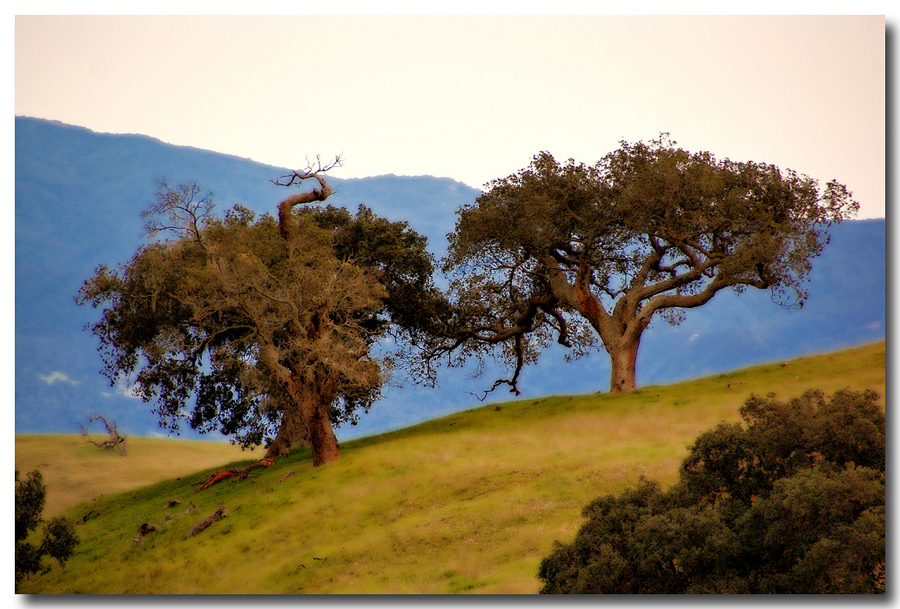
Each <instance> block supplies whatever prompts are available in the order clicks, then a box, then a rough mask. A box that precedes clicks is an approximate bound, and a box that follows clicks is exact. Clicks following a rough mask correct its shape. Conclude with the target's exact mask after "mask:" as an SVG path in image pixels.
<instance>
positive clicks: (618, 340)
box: [435, 134, 858, 391]
mask: <svg viewBox="0 0 900 609" xmlns="http://www.w3.org/2000/svg"><path fill="white" fill-rule="evenodd" d="M856 209H858V204H857V203H856V202H855V201H853V199H852V196H851V193H850V192H849V191H848V190H847V189H846V187H844V186H843V185H841V184H838V183H837V182H833V181H832V182H829V183H828V184H826V185H825V186H824V187H820V185H819V183H818V182H817V181H816V180H814V179H812V178H810V177H809V176H805V175H802V174H799V173H797V172H795V171H791V170H782V169H779V168H778V167H775V166H773V165H769V164H765V163H756V162H735V161H731V160H730V159H717V158H715V157H714V156H713V155H712V154H711V153H709V152H696V153H695V152H689V151H687V150H684V149H682V148H679V147H677V145H676V142H674V141H673V140H671V139H670V138H669V137H668V134H662V135H661V136H660V138H659V139H658V140H654V141H651V142H649V143H644V142H637V143H628V142H622V143H621V147H620V148H619V149H618V150H615V151H613V152H611V153H609V154H607V155H606V156H605V157H603V159H601V160H600V161H599V162H598V163H596V164H595V165H585V164H583V163H576V162H575V161H574V160H571V159H570V160H569V161H567V162H565V163H560V162H558V161H557V160H556V159H554V158H553V157H552V156H551V155H550V154H548V153H546V152H542V153H540V154H538V155H536V156H535V157H534V158H533V160H532V162H531V163H530V165H529V166H528V167H526V168H525V169H522V170H521V171H519V172H518V173H516V174H514V175H511V176H509V177H507V178H503V179H498V180H495V181H493V182H492V183H491V184H490V187H489V188H488V189H487V191H486V192H485V193H484V194H483V195H482V196H480V197H479V198H478V199H477V201H475V203H473V204H472V205H469V206H466V207H463V208H462V209H460V210H459V212H458V220H457V224H456V229H455V231H454V233H452V234H451V235H450V236H449V239H450V248H449V253H448V257H447V259H446V261H445V264H444V269H445V271H447V272H449V273H452V274H453V275H454V276H455V278H454V281H453V283H452V284H451V294H450V299H451V301H452V302H453V304H454V312H455V315H454V316H453V318H452V319H451V320H450V321H449V324H448V330H447V332H446V333H445V336H444V337H443V338H444V342H443V343H441V344H440V345H439V346H438V347H436V348H435V352H436V353H438V354H441V355H443V354H445V353H447V352H454V351H455V352H456V353H458V354H459V356H460V357H461V358H462V359H465V358H466V357H468V356H471V355H476V356H482V355H484V354H491V355H494V356H500V357H503V358H505V360H506V361H508V362H509V364H510V366H511V367H514V368H515V372H514V375H513V377H512V378H511V379H509V380H506V381H503V382H506V383H508V384H509V385H511V386H512V388H513V389H514V390H515V388H516V377H517V376H518V373H519V372H520V371H521V369H522V367H523V365H525V364H528V363H532V362H533V361H535V360H536V358H537V354H538V352H539V351H540V350H542V349H543V348H544V347H546V346H547V345H548V344H549V343H550V342H551V341H552V340H556V341H557V342H559V343H560V344H563V345H565V346H567V347H569V348H571V349H572V350H573V354H574V355H576V356H577V355H580V354H582V353H584V352H585V351H587V350H592V349H594V348H596V347H597V342H598V340H599V342H601V343H602V345H603V347H604V348H605V349H606V350H607V351H608V352H609V354H610V355H611V357H612V360H613V362H612V363H613V366H612V378H611V382H610V389H611V391H624V390H631V389H634V388H635V370H634V366H635V361H636V356H637V350H638V343H639V341H640V337H641V334H642V332H643V331H644V330H645V329H646V328H647V327H648V326H649V324H650V322H651V318H653V317H654V316H657V317H660V316H661V317H663V318H665V319H667V320H668V321H669V322H671V323H678V321H680V320H681V319H682V317H683V311H684V310H685V309H687V308H693V307H698V306H702V305H704V304H706V303H707V302H708V301H709V300H710V299H711V298H712V297H713V296H714V295H715V294H716V293H717V292H719V291H721V290H723V289H729V288H730V289H733V290H735V291H738V292H740V291H742V290H745V289H747V288H750V287H752V288H758V289H765V290H770V291H771V292H772V294H773V299H775V300H776V301H778V302H779V303H780V304H784V305H791V304H797V305H802V304H803V302H804V300H805V299H806V296H807V295H806V292H805V290H804V288H803V281H804V279H805V277H806V276H807V274H808V273H809V271H810V269H811V263H810V260H811V259H812V258H814V257H815V256H817V255H818V254H819V253H820V252H821V251H822V248H823V247H824V246H825V245H826V244H827V242H828V237H827V235H826V233H825V231H824V229H826V228H827V227H828V226H830V225H831V224H832V223H835V222H840V221H841V220H842V219H844V218H847V217H849V216H851V215H852V214H853V213H855V211H856ZM498 345H502V346H498Z"/></svg>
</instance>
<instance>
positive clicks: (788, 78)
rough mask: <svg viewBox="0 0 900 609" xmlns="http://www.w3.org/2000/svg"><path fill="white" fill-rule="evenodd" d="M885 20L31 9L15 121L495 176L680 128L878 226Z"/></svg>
mask: <svg viewBox="0 0 900 609" xmlns="http://www.w3.org/2000/svg"><path fill="white" fill-rule="evenodd" d="M863 4H865V3H863ZM787 8H790V6H789V5H788V7H787ZM873 12H874V11H873ZM878 12H880V13H881V14H880V15H875V16H868V17H867V16H837V17H830V16H815V15H808V16H793V17H792V16H720V17H705V16H669V17H663V16H653V15H650V16H611V15H534V16H515V15H506V16H503V15H501V16H484V15H476V16H453V15H444V16H428V15H426V16H405V15H396V16H366V15H349V16H318V15H305V16H257V17H251V16H233V17H218V16H197V17H184V16H120V17H107V16H62V17H61V16H17V17H16V18H15V114H16V115H24V116H34V117H40V118H48V119H54V120H59V121H62V122H65V123H70V124H75V125H81V126H85V127H88V128H90V129H93V130H95V131H100V132H112V133H141V134H145V135H150V136H153V137H156V138H159V139H161V140H163V141H165V142H169V143H172V144H182V145H190V146H195V147H198V148H204V149H209V150H215V151H218V152H224V153H228V154H234V155H238V156H241V157H246V158H251V159H253V160H256V161H260V162H263V163H269V164H273V165H276V166H281V167H290V168H300V167H302V166H304V165H305V164H306V158H307V157H315V155H317V154H320V155H322V157H323V158H328V157H333V156H334V155H336V154H341V155H342V157H343V161H344V166H343V167H342V168H340V169H338V170H336V171H335V172H333V175H335V176H336V177H363V176H370V175H378V174H384V173H395V174H398V175H419V174H430V175H436V176H447V177H452V178H455V179H457V180H460V181H462V182H465V183H467V184H469V185H471V186H475V187H482V186H484V184H485V183H487V182H488V181H490V180H491V179H494V178H500V177H505V176H507V175H509V174H511V173H514V172H516V171H518V170H519V169H521V168H523V167H525V166H526V165H527V164H528V162H529V161H530V159H531V157H532V156H533V155H535V154H536V153H537V152H539V151H541V150H547V151H549V152H551V153H552V154H554V155H555V156H556V157H557V158H558V159H560V160H563V159H566V158H569V157H571V158H575V159H576V160H578V161H584V162H587V163H593V162H595V161H597V160H599V159H600V158H601V157H602V156H603V155H604V154H606V153H607V152H610V151H612V150H614V149H616V148H617V147H618V145H619V141H620V140H621V139H626V140H629V141H634V140H647V139H651V138H654V137H656V136H658V135H659V133H660V132H661V131H668V132H670V133H671V134H672V137H673V138H674V139H675V140H676V141H677V142H678V143H679V144H680V145H682V146H683V147H685V148H687V149H689V150H709V151H712V152H713V153H715V154H716V155H717V156H719V157H728V158H731V159H733V160H753V161H760V162H768V163H774V164H776V165H779V166H781V167H784V168H791V169H795V170H797V171H800V172H802V173H806V174H808V175H810V176H812V177H814V178H817V179H819V180H820V181H822V182H823V183H824V182H825V181H827V180H830V179H837V180H838V181H840V182H843V183H844V184H846V185H847V186H848V187H849V188H850V190H852V191H853V192H854V194H855V197H856V199H857V200H858V201H859V202H860V204H861V206H862V209H861V211H860V214H859V217H860V218H872V217H884V216H885V18H884V11H883V10H880V11H878ZM889 23H890V21H889Z"/></svg>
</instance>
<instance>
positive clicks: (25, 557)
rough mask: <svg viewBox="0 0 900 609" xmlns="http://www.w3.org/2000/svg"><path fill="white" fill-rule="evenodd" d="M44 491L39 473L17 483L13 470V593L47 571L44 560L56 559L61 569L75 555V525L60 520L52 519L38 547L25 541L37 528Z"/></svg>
mask: <svg viewBox="0 0 900 609" xmlns="http://www.w3.org/2000/svg"><path fill="white" fill-rule="evenodd" d="M46 495H47V490H46V488H45V487H44V482H43V477H42V476H41V472H40V471H38V470H34V471H33V472H31V473H29V474H28V476H27V478H26V479H25V480H19V472H18V470H16V590H17V591H18V587H19V584H20V583H21V582H22V580H23V579H24V578H25V577H26V576H28V575H31V574H33V573H46V572H48V571H49V570H50V567H49V566H46V565H45V564H44V560H43V559H44V557H45V556H49V557H51V558H54V559H56V561H57V562H58V563H59V564H60V565H64V564H65V562H66V560H67V559H68V558H69V557H70V556H72V553H73V552H74V551H75V545H76V544H77V543H78V538H77V537H76V536H75V527H74V525H73V524H72V523H71V522H69V521H68V520H66V519H65V518H62V517H57V518H53V519H52V520H50V521H49V522H48V523H47V524H46V525H45V526H44V531H43V535H42V536H41V541H40V543H37V544H35V543H31V542H29V541H28V538H29V536H30V535H31V533H32V532H33V531H36V530H37V528H38V526H40V524H41V522H42V520H41V514H42V513H43V511H44V502H45V498H46Z"/></svg>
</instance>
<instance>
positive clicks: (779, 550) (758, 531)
mask: <svg viewBox="0 0 900 609" xmlns="http://www.w3.org/2000/svg"><path fill="white" fill-rule="evenodd" d="M877 398H878V395H877V394H875V393H874V392H871V391H866V392H862V393H856V392H851V391H839V392H837V393H835V394H834V395H833V396H832V397H831V399H830V400H826V399H825V396H824V395H823V394H822V393H821V392H817V391H811V392H807V393H805V394H803V395H802V396H801V397H799V398H794V399H792V400H789V401H788V402H779V401H777V400H775V399H773V397H772V396H771V395H770V396H768V397H766V398H760V397H756V396H753V397H751V398H750V399H748V400H747V402H746V403H745V405H744V406H743V407H742V408H741V416H742V418H743V419H744V422H745V424H746V425H741V424H731V425H728V424H720V425H719V426H718V427H716V428H714V429H712V430H709V431H707V432H704V433H702V434H701V435H700V436H698V438H697V439H696V441H695V442H694V444H693V445H692V446H691V447H689V449H690V450H689V454H688V456H687V457H686V458H685V460H684V462H683V463H682V466H681V469H680V478H679V482H678V483H677V484H676V485H675V486H674V487H672V488H671V489H669V490H668V491H665V492H663V491H662V490H661V489H660V487H659V485H658V484H657V483H655V482H651V481H647V480H644V479H643V478H642V479H641V480H640V481H639V483H638V485H637V486H636V487H635V488H633V489H629V490H626V491H625V492H623V493H622V494H621V495H619V496H613V495H608V496H605V497H601V498H599V499H596V500H595V501H593V502H591V503H590V504H589V505H588V506H587V507H585V509H584V512H583V515H584V517H585V518H586V519H587V521H586V522H585V523H584V525H583V526H582V527H581V529H580V530H579V532H578V534H577V535H576V537H575V540H574V541H573V542H572V543H570V544H561V543H559V542H557V543H556V546H555V548H554V550H553V552H552V553H551V554H550V555H549V556H547V557H546V558H545V559H544V560H543V561H542V562H541V566H540V570H539V573H538V576H539V577H540V579H541V580H542V581H543V584H544V585H543V588H542V590H541V592H542V593H545V594H559V593H575V594H586V593H617V594H623V593H626V594H628V593H655V594H672V593H852V594H859V593H884V572H885V569H884V564H885V473H884V471H885V417H884V413H883V412H882V409H881V408H880V407H879V406H878V404H877V403H876V400H877Z"/></svg>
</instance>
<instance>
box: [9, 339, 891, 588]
mask: <svg viewBox="0 0 900 609" xmlns="http://www.w3.org/2000/svg"><path fill="white" fill-rule="evenodd" d="M845 387H846V388H850V389H853V390H862V389H872V390H874V391H877V392H878V393H879V394H881V395H882V396H883V395H884V391H885V344H884V343H883V342H881V343H877V344H873V345H867V346H864V347H859V348H855V349H850V350H846V351H841V352H838V353H831V354H824V355H819V356H814V357H806V358H802V359H799V360H793V361H790V362H777V363H773V364H769V365H764V366H757V367H754V368H749V369H745V370H740V371H736V372H732V373H729V374H722V375H715V376H711V377H707V378H703V379H698V380H694V381H688V382H683V383H679V384H675V385H669V386H648V387H644V388H642V389H641V390H640V391H638V392H636V393H632V394H622V395H615V396H612V395H606V394H594V395H582V396H558V397H548V398H543V399H529V400H520V401H515V402H506V403H502V404H491V405H488V406H484V407H482V408H479V409H476V410H470V411H466V412H461V413H458V414H455V415H452V416H449V417H444V418H442V419H437V420H434V421H430V422H428V423H424V424H421V425H417V426H415V427H410V428H407V429H403V430H399V431H396V432H391V433H387V434H383V435H380V436H374V437H368V438H362V439H359V440H354V441H352V442H347V443H345V444H343V445H342V447H341V459H340V460H339V461H336V462H334V463H330V464H328V465H326V466H324V467H321V468H315V469H314V468H313V467H312V463H311V459H310V455H309V452H308V451H301V452H299V453H298V454H294V455H292V456H290V457H288V458H284V459H280V460H278V462H277V463H276V465H275V466H273V467H270V468H267V469H258V470H255V471H253V472H252V473H251V474H250V476H249V478H248V479H247V480H244V481H237V480H233V479H232V480H225V481H223V482H221V483H219V484H216V485H214V486H212V487H210V488H208V489H206V490H203V491H199V492H195V489H196V488H197V487H199V486H200V485H201V484H202V483H203V482H204V481H205V480H206V479H207V478H208V476H209V475H210V473H211V472H212V471H214V469H215V468H211V467H210V466H209V464H208V463H207V464H204V465H201V464H200V463H199V462H198V461H191V459H194V458H196V457H193V456H188V453H183V455H184V458H183V459H182V458H180V457H179V450H178V448H177V446H180V443H177V442H170V443H166V444H165V446H166V448H165V451H164V452H165V453H166V460H167V461H168V462H170V463H171V462H181V461H186V462H189V463H196V465H197V466H198V467H194V468H192V470H193V471H194V473H193V474H190V475H181V477H180V478H177V476H178V475H179V474H177V473H174V472H173V474H172V476H171V477H170V478H169V479H166V480H162V481H159V477H158V476H159V474H158V473H153V474H148V473H147V472H146V470H143V471H137V467H136V471H135V473H134V474H133V475H131V476H128V474H126V473H125V470H120V472H117V474H116V475H117V476H125V477H130V479H131V481H132V482H134V483H135V484H137V483H152V484H150V485H149V486H141V487H140V488H134V489H133V490H130V491H128V492H124V493H120V494H116V495H109V494H104V495H103V496H100V497H96V498H93V499H91V500H90V501H88V502H86V503H81V504H79V505H76V506H73V507H71V508H69V509H67V510H64V514H65V515H66V516H68V517H69V518H72V519H74V520H82V519H84V517H85V516H86V515H87V516H88V518H87V520H86V522H84V523H83V524H80V525H79V526H78V527H77V532H78V536H79V537H80V539H81V543H80V544H79V545H78V546H77V548H76V552H75V555H74V556H73V557H72V559H71V560H70V561H69V562H68V563H67V564H66V566H65V568H63V569H61V568H59V567H58V566H54V567H53V570H52V571H51V572H50V573H48V574H46V575H44V576H42V577H38V578H34V579H32V580H30V581H28V582H26V585H25V586H24V587H23V591H25V592H32V593H95V594H107V593H116V594H131V593H170V594H188V593H229V594H253V593H276V594H291V593H316V594H328V593H370V594H372V593H374V594H380V593H393V594H402V593H426V594H427V593H440V594H446V593H535V592H537V590H538V589H539V587H540V582H539V581H538V579H537V577H536V574H537V569H538V565H539V563H540V561H541V559H542V558H543V557H544V556H546V555H547V554H548V553H549V552H550V550H551V549H552V547H553V541H554V540H555V539H559V540H562V541H568V540H570V539H571V538H572V537H573V536H574V534H575V532H576V530H577V529H578V527H579V526H580V525H581V522H582V520H581V510H582V507H583V506H584V505H585V504H587V503H588V502H589V501H590V500H592V499H594V498H596V497H597V496H599V495H602V494H606V493H618V492H619V491H621V490H622V489H624V488H626V487H628V486H633V485H635V484H636V483H637V481H638V479H639V477H640V476H641V475H642V474H643V475H646V476H647V477H648V478H650V479H653V480H658V481H660V482H661V483H662V484H663V486H664V487H665V486H668V485H670V484H671V483H673V482H674V481H675V480H676V478H677V469H678V465H679V464H680V462H681V459H682V458H683V457H684V456H685V455H686V453H687V446H688V445H689V444H690V443H691V442H692V441H693V439H694V438H695V437H696V436H697V435H698V434H699V433H700V432H701V431H703V430H706V429H709V428H711V427H713V426H714V425H716V424H717V423H719V422H720V421H738V420H739V416H738V409H739V407H740V406H741V404H742V403H743V402H744V401H745V400H746V398H747V397H748V396H749V395H750V394H751V393H755V394H757V395H766V394H768V393H770V392H774V394H775V395H776V396H777V397H779V398H789V397H793V396H797V395H800V394H801V393H802V392H803V391H805V390H807V389H813V388H815V389H821V390H822V391H824V392H825V393H826V394H830V393H832V392H834V391H835V390H837V389H840V388H845ZM881 403H882V405H883V404H884V399H883V398H882V400H881ZM385 407H387V406H385ZM79 440H80V438H79ZM61 441H62V440H60V439H59V438H51V439H48V440H47V442H48V444H49V443H52V442H61ZM147 442H151V443H152V442H162V441H153V440H147ZM35 446H36V444H35V443H23V444H21V445H19V444H18V443H17V447H16V450H17V457H16V458H17V464H18V463H19V461H20V460H21V462H22V463H26V462H36V460H35V459H32V458H31V456H30V455H29V454H28V451H29V449H30V448H33V447H35ZM20 451H21V452H22V454H19V453H20ZM75 452H77V454H73V458H72V459H70V460H68V461H67V462H66V463H67V465H66V469H67V470H68V471H60V472H58V475H59V476H60V477H61V476H64V475H75V473H76V472H81V471H82V470H90V471H91V472H92V473H93V474H94V475H95V476H97V477H98V478H99V479H100V480H102V479H103V477H104V475H105V474H104V471H103V469H102V468H98V467H97V466H96V462H90V461H88V460H87V459H86V457H87V456H88V454H89V451H75ZM133 452H134V451H133V450H132V453H133ZM223 456H224V455H223ZM253 457H254V459H255V458H258V454H254V455H253ZM114 459H119V460H121V461H127V460H129V459H132V455H131V454H130V455H129V456H128V457H124V458H122V457H118V456H117V455H112V454H110V459H109V460H110V462H112V461H113V460H114ZM251 462H252V459H251V460H246V461H240V462H238V463H236V464H235V465H239V466H243V465H247V464H249V463H251ZM198 470H199V471H198ZM79 475H81V474H79ZM142 476H143V477H144V478H142ZM88 477H89V478H90V477H91V476H88ZM58 479H61V478H58ZM46 482H47V485H48V488H49V492H50V494H51V495H52V494H53V493H54V483H53V478H51V477H49V476H48V477H47V478H46ZM82 488H83V489H84V490H83V491H82V492H83V493H84V497H85V498H86V497H87V496H88V495H89V494H91V493H98V491H99V492H100V493H108V491H103V490H100V489H101V488H104V487H102V485H100V484H98V485H97V486H96V487H94V488H93V489H91V488H90V487H89V486H88V483H85V486H83V487H82ZM89 489H90V490H89ZM175 501H177V502H178V503H172V502H175ZM219 507H224V509H225V511H226V512H227V517H226V518H225V519H224V520H222V521H220V522H216V523H214V524H213V525H212V526H210V527H209V528H208V529H206V530H205V531H203V532H201V533H199V534H198V535H196V536H190V537H189V536H188V533H189V532H190V531H191V529H192V528H193V527H194V526H195V525H196V524H197V523H199V522H200V521H201V520H203V519H204V518H206V517H207V516H209V515H211V514H212V513H213V512H215V511H216V510H217V509H218V508H219ZM144 523H150V524H154V525H157V526H158V527H159V530H157V531H155V532H153V533H150V534H148V535H146V536H141V535H140V532H139V527H140V526H141V525H142V524H144Z"/></svg>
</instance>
